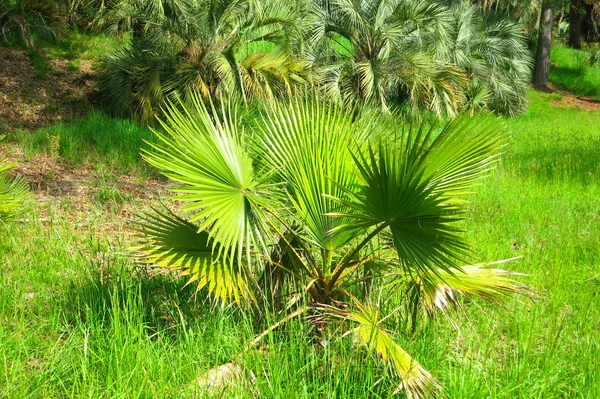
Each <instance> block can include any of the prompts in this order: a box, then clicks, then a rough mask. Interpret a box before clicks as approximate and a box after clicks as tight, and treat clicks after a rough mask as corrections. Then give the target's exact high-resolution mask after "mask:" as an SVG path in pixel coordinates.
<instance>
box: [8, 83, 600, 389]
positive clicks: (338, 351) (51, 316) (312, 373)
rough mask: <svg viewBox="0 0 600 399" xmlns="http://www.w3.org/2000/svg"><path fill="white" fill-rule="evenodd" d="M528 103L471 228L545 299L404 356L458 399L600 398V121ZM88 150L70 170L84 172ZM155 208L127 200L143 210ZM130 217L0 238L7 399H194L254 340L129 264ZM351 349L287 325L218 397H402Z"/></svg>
mask: <svg viewBox="0 0 600 399" xmlns="http://www.w3.org/2000/svg"><path fill="white" fill-rule="evenodd" d="M530 100H531V106H530V108H529V111H528V113H527V114H526V115H523V116H520V117H518V118H514V119H511V120H508V121H507V124H508V127H509V129H510V130H511V132H512V135H511V137H512V138H511V142H510V144H509V145H508V146H507V148H506V154H505V156H504V158H503V162H502V164H501V166H500V167H499V168H498V169H497V170H495V171H494V172H493V175H492V176H491V177H490V178H489V179H488V180H486V181H485V182H484V184H483V185H482V186H481V187H480V188H479V189H478V192H477V194H476V195H475V197H474V199H473V202H472V204H471V206H470V214H471V222H470V223H469V224H468V226H467V227H468V228H469V230H470V233H469V235H470V238H471V241H472V243H473V245H474V247H475V249H476V251H477V258H478V259H479V260H481V261H493V260H498V259H506V258H513V257H520V259H518V260H515V261H514V262H512V263H511V264H510V265H509V267H508V268H510V269H513V270H515V271H518V272H521V273H525V274H528V277H522V278H521V280H522V281H523V282H526V283H528V284H530V285H532V286H534V287H535V288H536V289H537V290H538V291H539V297H538V298H537V299H536V300H535V301H529V300H527V301H525V302H523V303H520V302H517V301H512V302H510V303H509V304H508V306H507V307H506V309H502V308H495V307H493V306H491V305H484V306H483V310H484V311H482V310H480V309H479V308H478V307H477V306H474V305H468V306H466V308H465V309H466V311H465V313H464V315H462V316H460V328H459V329H458V330H456V329H454V328H453V327H452V326H451V325H450V324H449V322H448V321H446V320H445V319H444V318H440V319H439V320H438V321H436V322H435V323H432V324H431V325H430V326H429V327H427V328H426V329H425V330H424V331H423V332H422V333H421V334H419V336H418V337H416V338H415V339H414V340H412V341H411V342H404V345H406V347H408V349H409V351H410V352H411V353H412V354H413V355H414V356H415V357H416V358H417V359H418V360H419V361H420V362H421V363H422V364H423V365H424V366H425V367H426V368H427V369H429V370H430V371H431V372H432V373H433V374H434V376H436V378H437V379H438V380H439V381H440V383H441V385H442V386H443V387H444V389H445V394H446V395H447V396H448V397H449V398H456V399H459V398H461V399H462V398H598V397H600V362H599V361H598V359H600V295H599V288H600V257H599V256H598V253H599V250H600V212H599V211H598V210H599V209H600V184H599V182H600V151H599V149H600V129H598V126H600V111H583V110H578V109H565V108H556V107H554V106H553V104H554V103H555V102H556V101H558V100H560V96H559V95H557V94H542V93H536V92H531V94H530ZM96 118H99V120H101V121H102V120H104V119H103V117H102V116H96ZM107 123H108V122H107ZM80 125H81V126H80V127H81V128H82V129H83V128H85V126H86V121H82V122H80ZM122 128H123V129H124V130H125V131H127V129H134V128H132V127H127V126H125V125H123V126H122ZM54 131H55V132H56V134H57V135H59V136H60V137H61V138H62V137H67V138H68V137H71V136H72V135H73V134H75V133H69V132H68V129H67V128H64V127H62V128H61V127H58V128H55V130H54ZM133 131H134V132H137V131H135V129H134V130H133ZM139 134H142V133H139ZM40 135H41V134H38V135H37V136H36V135H33V136H32V137H33V139H34V140H35V138H36V137H38V136H40ZM132 136H133V137H134V139H135V140H138V138H139V137H138V133H135V134H132ZM40 137H42V136H40ZM38 138H39V137H38ZM42 138H43V137H42ZM74 142H78V141H77V140H76V139H75V138H74ZM34 144H35V143H34ZM38 144H40V143H38ZM42 144H43V143H42ZM32 145H33V144H32ZM38 147H39V145H38ZM42 147H43V145H42ZM67 148H70V147H67ZM79 151H81V150H80V149H77V148H74V149H71V150H69V152H66V153H65V154H63V156H65V157H66V160H67V161H69V162H78V161H79V158H78V152H79ZM123 151H125V152H124V154H126V153H130V151H128V149H127V148H125V149H124V150H123ZM79 155H81V154H79ZM115 156H119V154H118V153H116V155H115ZM123 156H124V157H125V155H123ZM124 162H133V160H129V159H125V160H124ZM158 200H159V198H158V196H156V197H152V198H150V199H148V198H146V199H144V200H140V201H136V199H135V198H131V197H127V198H121V201H126V202H130V204H129V205H130V206H131V207H132V208H134V209H135V210H136V211H139V210H142V209H144V208H147V207H148V206H149V205H150V204H153V203H156V202H157V201H158ZM107 201H109V202H110V201H113V199H111V198H108V200H107ZM120 206H122V205H118V204H117V205H115V206H114V207H99V208H93V207H92V208H91V210H90V209H87V210H82V208H81V207H80V204H78V203H77V200H73V199H71V200H69V199H61V198H60V196H57V198H55V199H54V200H53V201H46V202H43V201H42V202H40V201H36V202H33V201H32V203H31V209H30V210H29V212H28V213H27V214H26V215H24V216H23V217H21V219H20V220H19V221H15V222H12V223H10V224H7V225H2V226H0V237H1V239H0V265H2V273H1V274H0V397H1V398H7V399H8V398H10V399H19V398H28V399H29V398H44V399H47V398H84V397H86V398H100V397H106V398H190V397H193V395H191V393H190V392H189V391H188V390H186V387H188V386H189V383H190V381H192V380H193V379H194V378H197V377H198V376H199V375H200V374H202V373H203V372H205V371H206V370H208V369H210V368H211V367H214V366H215V365H219V364H223V363H226V362H229V361H231V360H232V359H234V358H235V356H236V354H238V353H239V352H240V351H241V348H242V347H243V346H244V345H245V343H246V342H248V340H249V339H250V337H251V336H252V335H253V334H255V333H256V327H255V326H253V323H252V321H250V320H248V319H246V318H244V317H243V316H242V315H241V313H240V312H238V311H236V309H235V308H234V307H225V308H214V307H213V306H212V305H211V304H209V303H207V302H206V301H205V300H204V299H203V298H204V294H203V293H200V295H198V297H197V298H196V299H194V291H193V288H192V287H185V288H184V283H185V281H184V280H180V279H176V278H172V277H169V276H155V277H149V276H148V273H147V272H146V271H145V270H143V269H140V268H136V267H135V266H134V265H133V264H132V263H131V262H130V261H129V260H128V259H127V258H126V256H124V255H122V253H123V252H124V251H125V249H126V248H127V246H128V245H130V243H131V233H129V232H128V231H127V230H126V229H125V226H124V218H123V213H122V212H118V211H115V209H117V210H118V209H120V208H119V207H120ZM478 304H479V303H477V305H478ZM350 342H351V340H350V339H349V340H347V341H345V343H346V344H347V345H346V346H343V347H342V348H331V347H327V348H326V349H316V347H315V345H312V344H311V342H310V336H309V334H308V333H307V331H306V328H305V326H304V324H303V323H301V322H292V323H290V324H289V325H288V327H287V328H285V329H281V330H278V331H276V332H274V333H273V334H272V335H271V336H269V338H268V343H269V349H268V351H266V352H258V351H254V352H252V351H251V352H248V353H246V354H245V355H244V356H243V358H242V363H243V364H244V365H245V366H246V368H247V370H251V371H252V372H253V373H254V376H255V378H256V382H255V384H254V385H252V386H250V387H248V386H246V387H241V388H240V389H237V390H235V391H225V392H215V393H214V397H218V398H221V397H241V398H333V397H354V398H369V397H370V398H382V397H391V396H392V395H391V393H392V391H393V390H394V389H393V387H392V386H391V384H390V383H389V382H388V380H386V379H384V380H381V381H380V380H379V378H380V376H381V374H382V373H383V374H385V373H386V371H385V369H384V367H383V366H382V364H381V362H380V361H378V360H377V359H374V358H371V357H369V356H365V354H364V352H363V351H361V350H357V349H356V348H353V346H352V345H351V343H350ZM331 345H338V344H331Z"/></svg>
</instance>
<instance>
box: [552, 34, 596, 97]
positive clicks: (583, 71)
mask: <svg viewBox="0 0 600 399" xmlns="http://www.w3.org/2000/svg"><path fill="white" fill-rule="evenodd" d="M595 51H598V50H597V49H596V50H595ZM591 56H592V52H591V51H582V50H575V49H572V48H569V47H564V46H562V45H555V46H552V53H551V54H550V61H551V62H552V68H550V81H551V82H552V83H554V84H555V85H557V86H558V87H560V88H561V89H564V90H567V91H569V92H570V93H573V94H576V95H578V96H591V97H594V98H596V99H600V85H599V84H598V82H600V64H596V65H595V66H590V58H591Z"/></svg>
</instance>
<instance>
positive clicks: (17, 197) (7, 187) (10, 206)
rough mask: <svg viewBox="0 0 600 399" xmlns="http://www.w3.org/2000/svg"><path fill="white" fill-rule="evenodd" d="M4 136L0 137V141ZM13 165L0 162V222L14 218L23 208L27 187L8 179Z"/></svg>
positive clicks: (20, 181) (24, 184)
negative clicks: (8, 173)
mask: <svg viewBox="0 0 600 399" xmlns="http://www.w3.org/2000/svg"><path fill="white" fill-rule="evenodd" d="M3 139H4V136H0V141H2V140H3ZM13 167H14V165H12V164H10V163H9V162H7V161H0V221H4V220H6V219H8V218H9V217H12V216H15V215H16V214H18V212H19V211H20V210H21V209H22V208H23V202H24V201H25V199H26V196H27V185H26V183H25V181H24V180H23V179H20V178H10V177H8V176H7V173H6V172H8V171H9V170H10V169H12V168H13Z"/></svg>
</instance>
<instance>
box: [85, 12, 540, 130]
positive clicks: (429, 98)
mask: <svg viewBox="0 0 600 399" xmlns="http://www.w3.org/2000/svg"><path fill="white" fill-rule="evenodd" d="M93 24H94V26H95V27H96V29H104V30H106V31H109V32H112V33H116V34H119V33H120V34H125V33H126V34H127V35H128V36H127V37H128V38H129V39H128V40H127V44H126V45H125V46H124V47H123V48H120V49H117V50H115V51H114V53H112V54H110V55H109V56H108V57H107V58H106V73H105V75H104V80H103V82H104V86H103V92H104V94H105V97H106V99H107V103H108V104H109V105H110V106H111V107H112V108H113V110H114V111H117V112H129V111H133V113H134V114H136V115H139V116H141V117H142V118H144V119H150V118H151V117H152V116H153V115H154V114H155V113H156V112H157V110H158V109H159V108H160V107H161V106H162V105H164V104H165V102H164V101H165V99H171V100H173V99H179V100H183V101H184V102H186V101H187V100H186V99H187V98H189V94H190V93H191V92H193V91H198V92H200V93H202V96H203V97H204V98H205V99H208V98H212V99H218V98H221V97H222V96H223V94H228V95H232V94H233V95H237V96H240V97H242V98H244V99H245V100H247V99H249V98H252V97H256V96H259V97H261V98H268V99H273V98H282V97H285V96H286V95H287V94H289V93H291V92H294V91H295V90H296V88H297V87H299V86H305V85H309V84H311V85H314V86H316V87H318V88H320V89H322V90H323V92H324V93H326V94H327V95H328V96H330V97H332V98H334V99H337V100H339V101H342V102H344V103H346V104H348V103H353V102H356V101H359V102H373V103H377V104H379V105H380V106H381V107H382V108H383V109H388V108H389V107H390V106H398V105H401V104H405V103H407V104H409V105H410V107H411V109H412V111H413V112H415V113H418V112H420V111H421V110H423V109H429V110H431V111H433V112H434V113H435V114H437V115H438V116H443V115H450V116H452V115H455V114H456V113H457V112H459V111H460V110H461V109H464V108H468V107H486V108H488V109H489V110H491V111H495V112H500V113H504V114H514V113H518V112H521V111H522V110H523V109H524V107H525V105H526V96H525V93H526V87H527V82H528V80H529V74H530V68H531V58H530V55H529V51H528V49H527V46H526V43H525V39H524V37H523V35H522V33H521V27H520V25H518V24H517V23H516V22H513V21H511V20H510V19H507V18H500V17H499V16H497V15H496V16H494V15H491V16H484V15H483V14H482V12H481V10H480V9H479V8H476V7H470V6H467V5H465V4H463V3H461V2H458V3H457V4H454V3H451V4H449V5H446V4H444V2H436V1H432V0H430V1H425V2H422V1H414V0H372V1H353V0H336V1H314V2H312V1H305V2H288V1H276V0H269V1H256V0H237V1H233V2H230V1H225V0H216V1H208V0H185V1H172V0H152V1H148V2H140V1H137V0H120V1H116V0H114V1H111V2H107V3H106V4H105V5H104V6H103V7H102V8H101V9H100V10H99V12H98V15H97V17H96V18H95V19H94V22H93Z"/></svg>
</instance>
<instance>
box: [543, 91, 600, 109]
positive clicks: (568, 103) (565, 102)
mask: <svg viewBox="0 0 600 399" xmlns="http://www.w3.org/2000/svg"><path fill="white" fill-rule="evenodd" d="M544 91H545V92H548V93H558V94H560V95H561V98H560V100H551V104H552V105H553V106H555V107H558V108H577V109H580V110H582V111H598V110H600V100H597V99H595V98H594V97H579V96H576V95H574V94H571V93H568V92H566V91H564V90H561V89H559V88H557V87H556V86H552V85H551V86H550V87H548V89H546V90H544Z"/></svg>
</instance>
